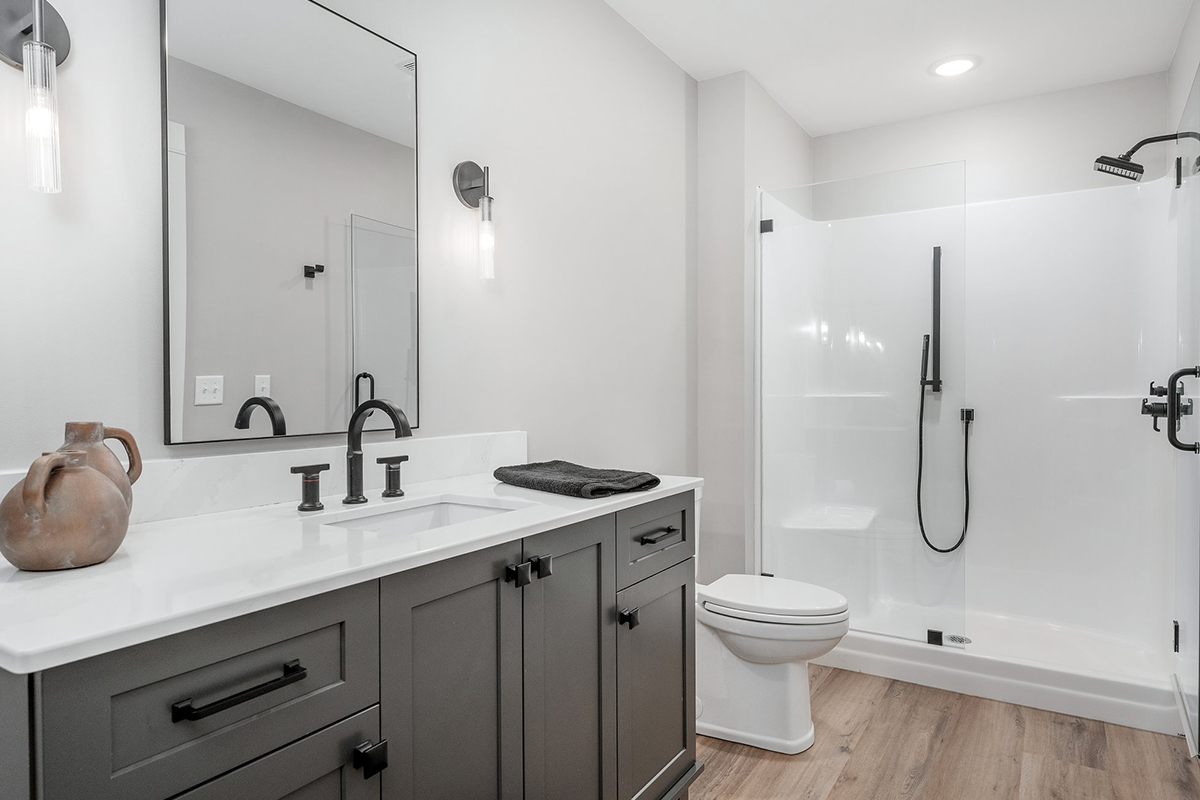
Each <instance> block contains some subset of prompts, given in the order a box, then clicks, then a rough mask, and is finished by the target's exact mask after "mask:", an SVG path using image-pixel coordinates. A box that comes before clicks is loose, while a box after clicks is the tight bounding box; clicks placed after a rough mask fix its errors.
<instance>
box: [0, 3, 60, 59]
mask: <svg viewBox="0 0 1200 800" xmlns="http://www.w3.org/2000/svg"><path fill="white" fill-rule="evenodd" d="M45 7H46V17H45V26H46V43H47V44H49V45H50V46H51V47H53V48H54V57H55V60H56V61H57V62H58V63H59V64H62V63H63V62H64V61H66V60H67V54H68V53H70V52H71V34H70V32H69V31H68V30H67V23H65V22H63V18H62V16H61V15H60V14H59V13H58V10H57V9H55V8H54V6H52V5H50V4H49V3H46V6H45ZM32 34H33V3H32V1H31V0H0V60H3V61H4V63H6V64H8V65H9V66H12V67H16V68H17V69H20V68H21V64H22V63H23V62H24V60H25V58H24V54H23V53H22V52H21V47H22V46H23V45H24V44H25V42H26V41H28V40H29V37H30V36H31V35H32Z"/></svg>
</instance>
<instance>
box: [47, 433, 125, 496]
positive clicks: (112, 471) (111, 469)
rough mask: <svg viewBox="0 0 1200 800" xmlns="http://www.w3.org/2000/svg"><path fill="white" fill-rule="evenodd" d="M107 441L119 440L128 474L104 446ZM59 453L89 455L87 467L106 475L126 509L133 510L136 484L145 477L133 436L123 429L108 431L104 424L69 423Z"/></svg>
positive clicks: (106, 446)
mask: <svg viewBox="0 0 1200 800" xmlns="http://www.w3.org/2000/svg"><path fill="white" fill-rule="evenodd" d="M105 439H116V440H117V441H118V442H120V443H121V444H122V446H124V448H125V453H126V454H127V455H128V456H129V470H128V471H126V470H125V468H124V467H122V466H121V462H120V461H118V460H117V457H116V456H115V455H113V452H112V451H111V450H109V449H108V445H106V444H104V440H105ZM58 449H59V450H63V451H65V450H82V451H83V452H85V453H87V455H88V466H90V467H91V468H92V469H94V470H98V471H99V472H101V473H102V474H104V475H107V476H108V477H109V478H110V479H111V480H112V482H113V483H115V484H116V485H117V488H118V489H120V490H121V494H122V495H123V496H124V498H125V505H126V507H128V508H129V509H132V508H133V484H134V483H136V482H137V479H138V478H139V477H141V474H142V454H141V453H140V452H139V451H138V446H137V442H136V441H134V439H133V434H131V433H130V432H129V431H126V430H122V429H121V428H106V427H104V424H103V423H101V422H68V423H67V436H66V441H65V442H64V443H63V446H62V447H60V448H58Z"/></svg>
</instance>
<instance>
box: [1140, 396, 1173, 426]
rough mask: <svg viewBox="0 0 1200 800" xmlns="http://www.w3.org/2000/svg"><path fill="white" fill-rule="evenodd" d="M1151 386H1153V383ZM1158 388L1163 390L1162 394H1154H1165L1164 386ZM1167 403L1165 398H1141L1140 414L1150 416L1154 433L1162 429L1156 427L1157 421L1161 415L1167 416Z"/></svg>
mask: <svg viewBox="0 0 1200 800" xmlns="http://www.w3.org/2000/svg"><path fill="white" fill-rule="evenodd" d="M1151 386H1152V387H1153V384H1152V385H1151ZM1159 388H1161V389H1162V390H1163V392H1162V394H1155V396H1156V397H1162V396H1163V395H1165V394H1166V393H1167V390H1166V388H1165V387H1159ZM1167 405H1168V404H1167V402H1166V401H1165V400H1159V401H1151V400H1149V399H1145V398H1143V400H1142V415H1143V416H1146V417H1150V418H1151V419H1152V420H1153V427H1154V431H1155V433H1159V432H1161V431H1162V428H1159V427H1158V421H1159V420H1160V419H1162V418H1163V417H1165V416H1167V414H1168V413H1169V412H1168V408H1167Z"/></svg>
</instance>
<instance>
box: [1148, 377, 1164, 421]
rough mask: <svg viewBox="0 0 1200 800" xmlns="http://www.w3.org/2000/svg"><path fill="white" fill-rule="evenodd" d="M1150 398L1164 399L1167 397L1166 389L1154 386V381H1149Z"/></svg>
mask: <svg viewBox="0 0 1200 800" xmlns="http://www.w3.org/2000/svg"><path fill="white" fill-rule="evenodd" d="M1150 396H1151V397H1166V396H1167V387H1165V386H1156V385H1155V383H1154V381H1150ZM1143 413H1144V412H1143Z"/></svg>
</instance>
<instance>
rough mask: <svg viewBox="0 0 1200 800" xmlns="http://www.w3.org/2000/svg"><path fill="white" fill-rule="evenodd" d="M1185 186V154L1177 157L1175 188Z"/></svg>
mask: <svg viewBox="0 0 1200 800" xmlns="http://www.w3.org/2000/svg"><path fill="white" fill-rule="evenodd" d="M1180 186H1183V156H1176V157H1175V188H1176V189H1178V188H1179V187H1180Z"/></svg>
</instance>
